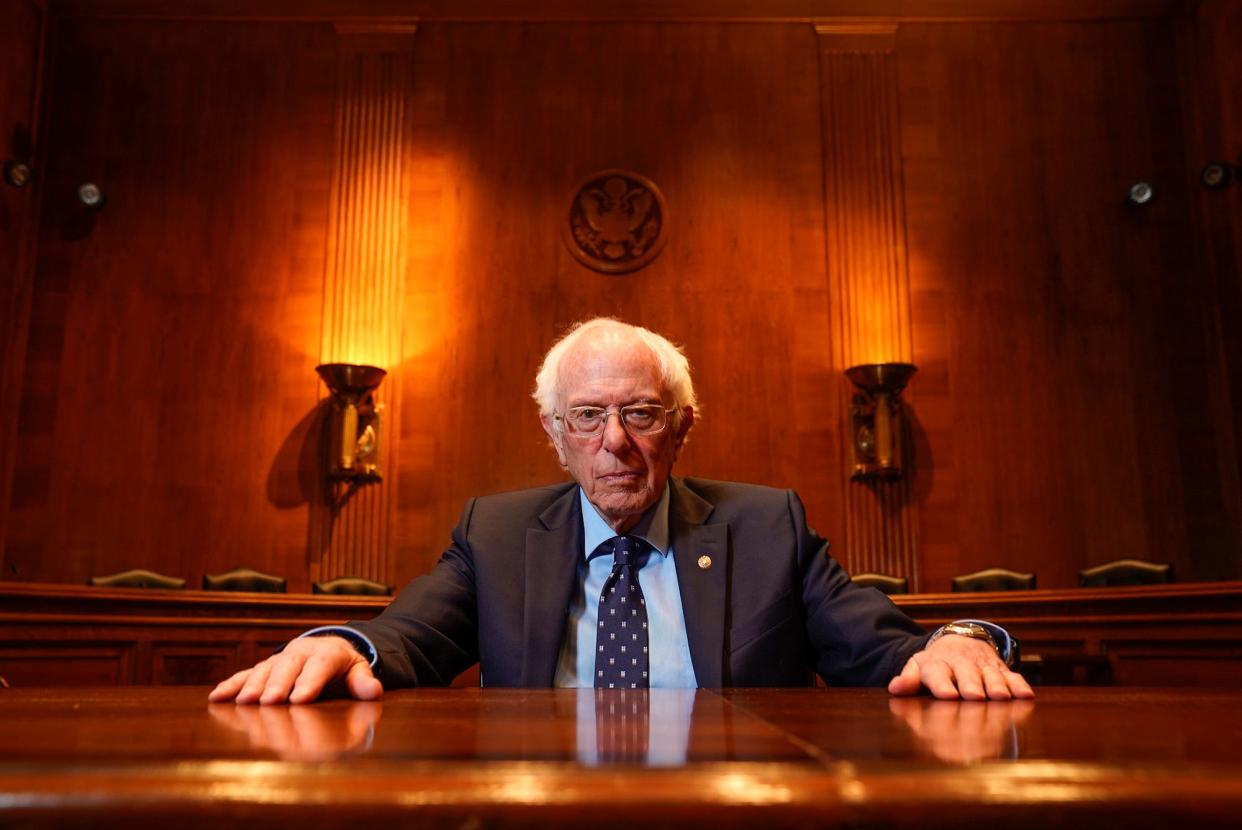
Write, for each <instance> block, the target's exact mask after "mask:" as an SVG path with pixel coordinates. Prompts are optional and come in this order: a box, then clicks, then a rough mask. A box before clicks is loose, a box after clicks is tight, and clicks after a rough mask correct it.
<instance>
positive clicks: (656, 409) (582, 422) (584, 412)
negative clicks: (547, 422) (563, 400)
mask: <svg viewBox="0 0 1242 830" xmlns="http://www.w3.org/2000/svg"><path fill="white" fill-rule="evenodd" d="M676 411H677V410H676V409H665V408H664V407H662V406H660V405H659V404H658V403H632V404H629V405H628V406H621V407H617V406H609V407H603V406H575V407H572V408H571V409H568V410H566V411H565V414H564V415H553V416H552V417H553V419H554V420H557V421H559V422H560V423H562V424H564V428H565V431H566V432H568V433H569V434H570V435H572V436H574V437H575V438H594V437H595V436H597V435H599V434H600V433H602V432H603V431H604V425H605V424H607V423H608V416H609V415H612V414H613V413H614V412H615V413H617V416H618V417H619V418H620V419H621V426H622V428H623V429H625V431H626V432H628V433H629V434H630V435H655V434H656V433H658V432H663V431H664V428H665V427H667V426H668V416H669V415H672V414H673V413H674V412H676Z"/></svg>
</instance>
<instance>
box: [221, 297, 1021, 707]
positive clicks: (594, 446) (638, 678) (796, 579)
mask: <svg viewBox="0 0 1242 830" xmlns="http://www.w3.org/2000/svg"><path fill="white" fill-rule="evenodd" d="M535 398H536V401H537V402H538V404H539V408H540V420H541V422H542V424H543V428H544V431H545V432H546V433H547V435H548V437H549V439H550V441H551V443H552V446H553V447H554V448H555V450H556V454H557V458H558V459H559V461H560V463H561V465H562V466H563V467H564V468H565V469H566V470H567V471H568V472H569V474H570V476H571V477H572V479H573V483H568V484H561V485H554V486H550V487H544V488H537V489H533V490H525V491H519V492H515V493H506V494H500V495H495V496H488V497H484V498H479V499H474V500H471V501H470V502H469V503H468V504H467V505H466V508H465V510H464V511H463V514H462V518H461V521H460V522H459V524H458V526H457V528H456V529H455V530H454V532H453V541H452V545H451V546H450V547H449V549H448V550H447V551H446V552H445V554H444V556H443V557H442V558H441V560H440V561H439V563H437V565H436V567H435V568H434V569H433V571H432V572H431V573H430V574H427V575H425V576H422V577H419V578H418V579H415V580H414V581H413V582H412V583H410V585H409V586H408V587H407V588H406V589H405V590H404V591H403V592H402V593H401V595H400V596H398V597H397V598H396V599H395V600H394V601H393V603H392V604H391V605H390V606H389V607H388V608H387V609H386V610H385V611H384V612H383V613H382V614H380V616H379V617H377V618H376V619H374V620H372V621H370V622H365V623H351V624H349V626H346V627H328V628H324V629H316V630H314V631H310V632H307V634H306V635H304V636H303V637H301V638H298V639H296V640H294V641H293V642H291V643H290V644H288V646H287V647H286V648H284V649H283V650H282V651H281V652H280V653H279V654H277V655H274V656H272V657H270V658H268V659H267V660H264V661H263V662H261V663H259V664H258V665H256V666H255V667H253V668H251V669H247V670H245V671H242V672H238V673H237V674H236V675H234V676H233V677H231V678H229V679H228V680H225V681H224V682H222V683H221V684H220V685H219V686H217V687H216V689H215V690H213V691H212V693H211V700H213V701H221V700H236V701H237V702H239V703H252V702H261V703H278V702H283V701H286V700H288V701H290V702H306V701H310V700H314V699H315V698H316V697H318V696H319V694H320V693H321V691H322V690H323V688H324V686H325V685H326V684H328V683H330V682H333V681H340V682H342V685H343V687H344V688H345V689H346V690H347V691H348V692H349V693H350V694H351V695H353V696H355V697H359V698H363V699H370V698H375V697H378V696H380V695H381V694H382V691H383V688H384V686H389V687H397V686H410V685H444V684H447V683H448V682H450V681H451V680H452V678H453V677H454V676H455V675H456V674H458V673H459V672H461V671H462V670H464V669H466V668H468V667H469V666H471V665H473V664H474V663H475V662H478V663H479V664H480V671H481V676H482V681H483V683H484V685H488V686H528V687H546V686H552V685H557V686H578V687H582V686H587V687H589V686H593V685H594V686H605V687H607V686H612V685H619V686H622V687H640V688H641V687H647V686H654V687H661V686H664V687H694V686H706V687H720V686H782V685H783V686H789V685H806V684H807V683H809V682H811V681H812V679H813V672H817V673H818V674H819V675H820V676H822V677H823V678H825V680H827V681H828V682H829V683H832V684H840V685H880V684H885V683H887V684H888V688H889V690H890V691H891V692H892V693H894V694H914V693H916V692H918V691H919V690H920V689H921V688H923V687H926V688H927V689H929V690H930V691H931V692H932V693H933V694H935V695H936V696H937V697H944V698H954V697H959V696H960V697H965V698H975V699H981V698H985V697H991V698H996V699H1008V698H1010V697H1030V696H1032V692H1031V689H1030V687H1029V686H1028V685H1027V684H1026V682H1025V681H1024V680H1023V679H1022V677H1021V676H1019V675H1018V674H1016V673H1014V672H1012V671H1010V670H1009V667H1008V665H1007V664H1006V658H1012V656H1013V655H1012V652H1013V646H1012V642H1011V641H1010V640H1009V637H1008V635H1007V634H1006V633H1005V632H1004V631H1003V630H1001V629H999V628H998V627H996V626H992V625H990V624H988V623H984V622H982V621H970V620H968V621H960V622H959V623H955V624H952V625H950V626H946V627H945V628H942V629H941V630H939V631H937V632H935V633H933V634H931V635H928V634H926V633H925V632H923V631H922V630H921V629H920V628H919V627H918V626H917V625H916V624H915V623H914V622H913V621H912V620H910V619H909V618H908V617H906V616H905V615H904V614H902V613H901V612H900V611H899V610H898V609H897V608H896V607H895V606H894V605H893V604H892V603H891V602H890V601H889V600H888V598H887V597H885V596H883V595H882V594H880V593H879V592H878V591H875V590H873V589H864V588H859V587H857V586H855V585H853V584H852V583H851V582H850V579H849V576H848V575H847V574H846V573H845V571H844V570H843V569H842V568H841V567H840V566H839V565H838V564H837V563H836V561H835V560H833V559H832V558H831V557H830V556H829V555H828V552H827V542H825V541H824V540H823V539H822V538H820V537H819V536H818V535H816V534H815V533H814V531H812V530H810V529H809V528H808V527H807V525H806V520H805V516H804V514H803V509H802V504H801V502H800V501H799V500H798V497H797V496H796V495H795V494H794V493H793V492H791V491H782V490H776V489H772V488H766V487H758V486H754V485H745V484H735V483H727V482H714V481H706V480H701V479H692V478H687V479H679V478H674V477H673V476H672V469H673V464H674V462H675V461H676V459H677V455H678V453H679V451H680V449H681V447H682V445H683V443H684V442H685V439H686V436H687V434H688V433H689V431H690V429H691V427H692V426H693V425H694V419H695V412H696V405H697V401H696V399H695V396H694V389H693V386H692V384H691V382H690V373H689V366H688V364H687V362H686V359H685V356H684V355H683V354H682V353H681V351H680V350H679V349H677V348H676V347H675V346H674V345H673V344H672V343H670V342H669V341H668V340H666V339H665V338H663V337H661V336H660V335H658V334H655V333H653V332H650V331H647V330H646V329H642V328H639V327H635V326H630V325H627V324H625V323H621V322H619V321H616V320H610V319H596V320H591V321H588V322H586V323H583V324H580V325H579V326H576V327H575V328H573V329H571V331H570V332H569V333H568V334H567V335H566V336H565V337H563V338H562V339H561V340H560V341H558V342H557V344H556V345H554V346H553V347H552V349H550V350H549V352H548V354H547V356H546V357H545V358H544V363H543V366H542V368H541V369H540V372H539V375H538V377H537V379H536V391H535ZM627 599H628V600H629V601H630V602H629V603H628V604H626V603H627ZM618 611H620V613H621V616H620V617H618V616H616V615H617V613H618ZM627 622H628V624H629V626H630V627H629V628H626V627H625V626H626V625H627ZM618 637H619V638H620V639H618ZM627 649H628V650H627Z"/></svg>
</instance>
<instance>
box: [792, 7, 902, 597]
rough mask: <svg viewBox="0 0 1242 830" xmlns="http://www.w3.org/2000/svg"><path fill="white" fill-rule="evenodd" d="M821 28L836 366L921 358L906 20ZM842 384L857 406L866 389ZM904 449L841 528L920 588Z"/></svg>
mask: <svg viewBox="0 0 1242 830" xmlns="http://www.w3.org/2000/svg"><path fill="white" fill-rule="evenodd" d="M815 31H816V34H817V35H818V37H819V72H820V83H821V95H822V100H821V104H820V107H821V109H822V111H823V117H824V121H823V123H824V127H823V136H824V211H825V214H826V218H827V228H826V240H825V245H826V246H827V263H828V283H829V286H830V290H831V292H832V309H833V314H832V320H831V324H830V333H831V338H832V344H833V350H832V351H833V358H834V365H835V366H836V368H837V370H838V371H839V372H843V371H845V370H846V369H848V368H850V367H851V366H857V365H859V364H865V363H894V362H896V363H910V362H912V361H913V360H914V349H913V345H912V343H911V335H912V329H911V324H910V280H909V274H908V272H907V268H906V239H905V210H904V206H903V204H902V196H903V194H902V175H901V120H900V119H901V114H900V110H899V107H898V100H897V95H898V89H897V58H896V55H895V54H894V49H895V45H896V31H897V27H896V25H893V24H884V25H870V26H868V25H860V24H857V23H850V22H845V23H841V22H837V23H829V22H826V23H820V24H818V25H816V27H815ZM837 387H838V389H839V390H840V392H839V395H840V399H841V408H842V410H843V411H848V408H849V406H850V401H851V399H852V398H853V397H854V395H855V393H856V392H857V390H856V389H854V387H853V385H852V384H849V383H841V382H838V384H837ZM853 441H854V435H853V430H852V429H850V428H847V429H844V430H842V434H841V454H842V457H844V458H850V457H852V455H851V447H852V444H853ZM905 456H906V458H904V459H900V460H899V462H900V464H901V466H902V467H903V469H904V470H905V473H906V474H905V475H904V476H903V477H902V478H901V479H899V480H897V481H878V482H863V481H857V482H853V481H852V482H851V483H850V485H849V486H847V487H846V488H845V491H844V496H845V505H844V511H843V512H844V522H843V523H842V524H841V525H840V527H839V528H835V529H834V530H833V535H834V537H835V538H836V540H837V541H838V542H840V543H842V546H841V548H839V549H840V550H844V551H845V552H846V555H845V556H846V558H847V560H848V562H849V565H850V567H851V568H852V569H853V570H855V571H862V572H869V573H877V572H878V573H884V574H890V575H893V576H902V577H905V578H907V579H908V580H909V581H910V585H911V586H912V587H914V588H915V589H917V588H918V586H919V578H918V577H919V568H918V565H919V560H918V503H917V501H916V500H915V499H914V498H913V495H914V482H915V480H916V477H917V476H918V471H917V470H915V469H914V468H913V465H912V464H910V463H909V462H911V461H913V453H909V452H907V453H905Z"/></svg>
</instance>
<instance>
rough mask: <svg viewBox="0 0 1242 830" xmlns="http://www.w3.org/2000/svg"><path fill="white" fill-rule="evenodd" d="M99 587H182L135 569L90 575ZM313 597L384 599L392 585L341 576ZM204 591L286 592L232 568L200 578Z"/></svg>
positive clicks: (276, 580)
mask: <svg viewBox="0 0 1242 830" xmlns="http://www.w3.org/2000/svg"><path fill="white" fill-rule="evenodd" d="M86 583H87V584H88V585H94V586H96V587H99V588H160V589H164V590H174V591H175V590H178V589H182V588H185V580H184V579H180V578H178V577H175V576H164V575H163V574H158V573H155V572H154V571H148V570H145V569H143V568H135V569H133V570H129V571H122V572H121V573H115V574H109V575H108V576H93V577H91V578H90V579H88V580H87V581H86ZM311 588H312V590H313V592H314V593H316V594H341V595H345V594H353V595H370V596H388V595H390V594H391V593H392V588H393V586H391V585H386V584H384V583H382V582H374V581H372V580H369V579H363V578H361V577H356V576H342V577H337V578H336V579H330V580H327V581H325V582H316V583H314V584H313V585H312V586H311ZM203 590H204V591H255V592H258V593H265V594H283V593H286V592H287V591H288V583H287V581H286V580H285V578H284V577H280V576H273V575H271V574H265V573H261V572H259V571H256V570H252V569H250V568H236V569H234V570H231V571H227V572H225V573H221V574H206V575H204V576H203Z"/></svg>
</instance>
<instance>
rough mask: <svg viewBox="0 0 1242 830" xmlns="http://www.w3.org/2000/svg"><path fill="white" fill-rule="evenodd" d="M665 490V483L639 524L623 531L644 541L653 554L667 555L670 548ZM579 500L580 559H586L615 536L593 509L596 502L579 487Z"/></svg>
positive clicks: (666, 490)
mask: <svg viewBox="0 0 1242 830" xmlns="http://www.w3.org/2000/svg"><path fill="white" fill-rule="evenodd" d="M668 490H669V488H668V484H667V483H666V484H665V485H664V492H663V493H661V494H660V500H659V501H658V502H656V503H655V504H653V505H651V507H648V508H647V512H645V513H643V517H642V518H641V519H639V520H638V524H636V525H634V527H633V528H632V529H631V530H630V531H629V533H627V534H626V535H627V536H638V537H640V538H642V539H645V540H646V541H647V544H649V545H651V547H653V548H655V551H656V553H659V554H660V555H661V556H667V555H668V547H669V543H668V503H669V494H668ZM578 500H579V501H580V502H581V504H582V540H583V551H582V558H583V559H586V558H587V557H589V556H590V555H591V552H592V551H594V550H595V549H596V548H597V547H599V546H600V545H601V544H603V543H604V542H607V541H608V540H609V539H611V538H613V537H614V536H616V535H617V532H616V531H615V530H613V529H612V528H611V527H609V526H608V522H606V521H604V517H603V516H601V515H599V511H598V510H596V509H595V505H593V504H591V502H590V500H589V499H588V498H587V497H586V491H584V490H583V489H582V488H581V487H579V488H578Z"/></svg>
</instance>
